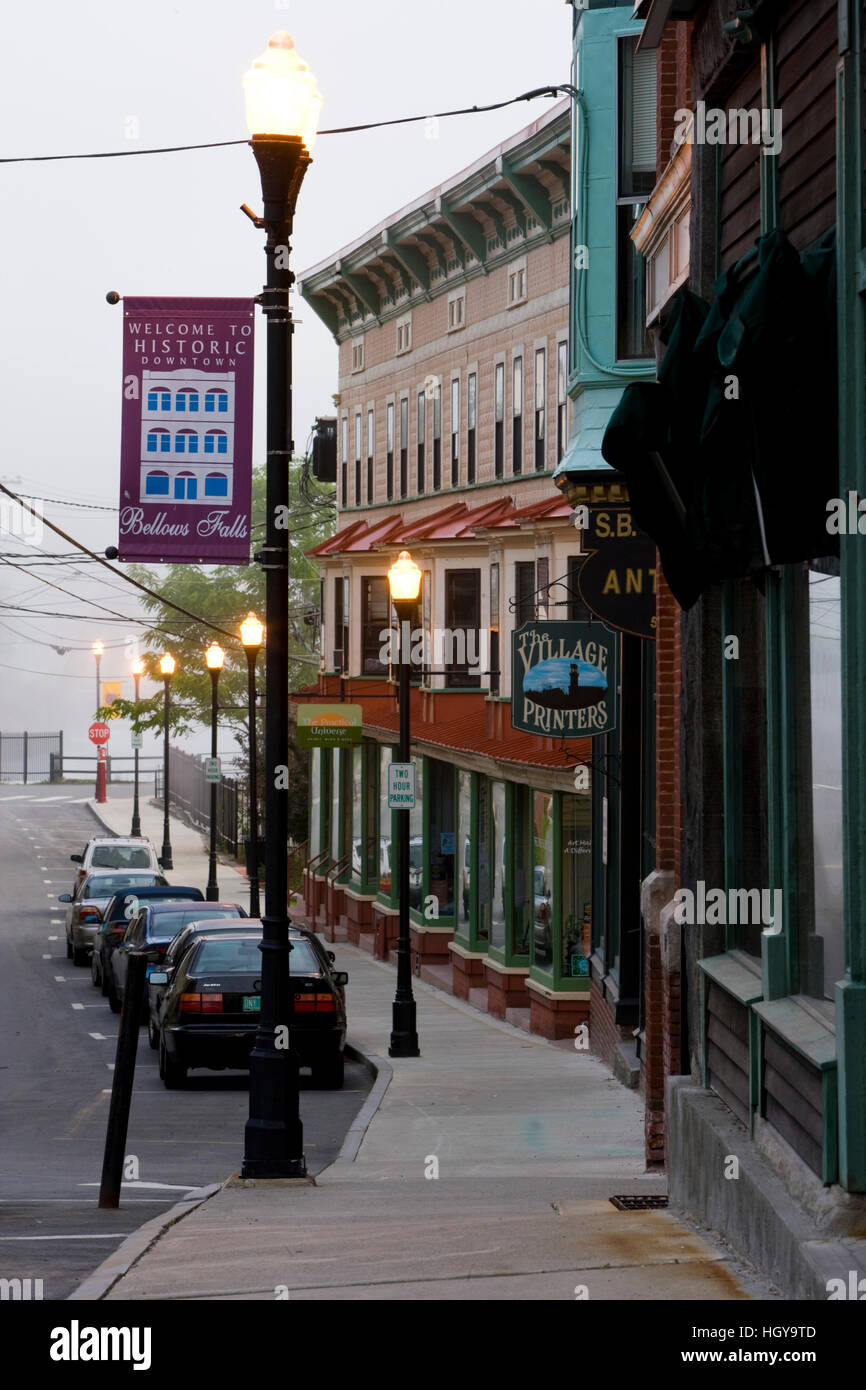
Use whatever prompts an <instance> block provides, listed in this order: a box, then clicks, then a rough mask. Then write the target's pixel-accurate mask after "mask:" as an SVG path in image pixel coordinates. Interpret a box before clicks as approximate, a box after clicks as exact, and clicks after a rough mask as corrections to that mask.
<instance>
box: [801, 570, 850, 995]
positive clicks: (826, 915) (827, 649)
mask: <svg viewBox="0 0 866 1390" xmlns="http://www.w3.org/2000/svg"><path fill="white" fill-rule="evenodd" d="M840 600H841V589H840V579H839V576H838V575H835V574H816V573H813V572H810V574H809V656H810V663H811V673H812V674H811V699H812V840H813V847H814V865H815V931H816V932H817V933H818V935H819V936H820V937H821V938H822V939H823V943H824V969H823V985H821V983H820V981H819V979H818V978H816V979H814V980H813V981H810V984H809V989H810V992H813V993H815V994H821V993H823V996H824V998H826V999H832V998H833V986H834V985H835V983H836V981H837V980H841V979H842V977H843V975H844V973H845V961H844V951H843V928H842V657H841V645H840V614H841V609H840ZM802 983H803V985H804V986H805V985H806V981H805V979H804V980H803V981H802Z"/></svg>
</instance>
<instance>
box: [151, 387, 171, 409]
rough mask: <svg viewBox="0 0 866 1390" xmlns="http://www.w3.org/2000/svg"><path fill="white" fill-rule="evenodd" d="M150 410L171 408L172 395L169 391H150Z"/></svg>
mask: <svg viewBox="0 0 866 1390" xmlns="http://www.w3.org/2000/svg"><path fill="white" fill-rule="evenodd" d="M147 408H148V410H171V395H170V393H169V392H168V391H148V393H147Z"/></svg>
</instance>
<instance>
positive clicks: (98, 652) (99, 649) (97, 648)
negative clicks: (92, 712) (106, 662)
mask: <svg viewBox="0 0 866 1390" xmlns="http://www.w3.org/2000/svg"><path fill="white" fill-rule="evenodd" d="M90 650H91V651H92V652H93V655H94V656H95V657H96V709H97V711H98V710H99V708H100V706H101V704H102V699H101V690H100V685H99V666H100V662H101V661H102V653H103V652H104V651H105V648H104V646H103V645H102V643H101V642H94V644H93V646H92V647H91V649H90Z"/></svg>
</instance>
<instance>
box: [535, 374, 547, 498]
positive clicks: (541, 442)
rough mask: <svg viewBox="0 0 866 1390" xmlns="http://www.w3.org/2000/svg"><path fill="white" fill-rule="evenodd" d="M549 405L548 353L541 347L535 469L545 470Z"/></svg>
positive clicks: (537, 470) (538, 471) (536, 393)
mask: <svg viewBox="0 0 866 1390" xmlns="http://www.w3.org/2000/svg"><path fill="white" fill-rule="evenodd" d="M546 405H547V353H546V351H545V349H544V348H539V349H538V350H537V352H536V354H535V471H536V473H541V472H543V470H544V464H545V457H544V452H545V450H544V446H545V430H546V424H545V419H544V416H545V407H546Z"/></svg>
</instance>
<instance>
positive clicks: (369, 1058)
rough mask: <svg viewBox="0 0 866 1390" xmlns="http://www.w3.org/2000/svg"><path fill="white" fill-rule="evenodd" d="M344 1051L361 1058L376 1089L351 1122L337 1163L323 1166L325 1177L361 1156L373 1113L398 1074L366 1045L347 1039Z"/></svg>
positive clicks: (353, 1057) (322, 1174)
mask: <svg viewBox="0 0 866 1390" xmlns="http://www.w3.org/2000/svg"><path fill="white" fill-rule="evenodd" d="M344 1051H345V1052H346V1054H347V1055H348V1056H349V1057H351V1058H352V1061H353V1062H360V1064H361V1066H362V1067H363V1068H364V1069H365V1071H367V1072H369V1073H370V1075H371V1076H372V1077H373V1078H374V1080H373V1089H372V1090H371V1092H370V1094H369V1095H368V1097H367V1099H366V1100H365V1101H364V1104H363V1105H362V1106H361V1109H360V1110H359V1111H358V1113H357V1115H356V1116H355V1118H354V1120H353V1121H352V1123H351V1125H350V1126H349V1129H348V1131H347V1133H346V1137H345V1139H344V1140H343V1143H342V1145H341V1147H340V1152H339V1153H338V1154H337V1157H336V1158H335V1159H334V1161H333V1163H329V1164H328V1166H327V1168H323V1169H322V1171H321V1173H319V1177H320V1178H322V1177H324V1175H325V1173H329V1172H330V1171H331V1170H332V1169H333V1168H335V1167H336V1166H337V1165H338V1164H343V1163H354V1162H355V1159H356V1158H357V1156H358V1150H359V1149H360V1147H361V1144H362V1143H363V1140H364V1135H365V1134H366V1133H367V1130H368V1129H369V1128H370V1124H371V1122H372V1120H373V1116H374V1115H375V1114H376V1111H377V1110H378V1109H379V1106H380V1105H381V1104H382V1101H383V1100H384V1099H385V1092H386V1091H387V1089H388V1087H389V1086H390V1085H391V1078H392V1077H393V1075H394V1069H393V1067H392V1066H391V1064H390V1062H388V1061H386V1059H385V1058H384V1057H377V1056H376V1054H375V1053H373V1052H365V1051H364V1050H363V1048H361V1047H356V1046H354V1044H352V1043H350V1042H347V1043H346V1045H345V1048H344Z"/></svg>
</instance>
